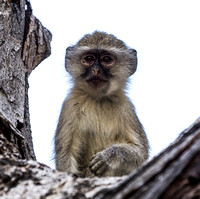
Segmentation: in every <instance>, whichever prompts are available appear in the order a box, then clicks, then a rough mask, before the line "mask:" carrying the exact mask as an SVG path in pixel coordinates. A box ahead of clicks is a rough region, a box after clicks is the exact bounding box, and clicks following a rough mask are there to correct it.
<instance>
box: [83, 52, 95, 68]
mask: <svg viewBox="0 0 200 199" xmlns="http://www.w3.org/2000/svg"><path fill="white" fill-rule="evenodd" d="M95 59H96V58H95V56H94V55H90V54H86V55H83V57H82V58H81V63H82V64H83V65H85V66H91V65H92V64H93V63H94V62H95Z"/></svg>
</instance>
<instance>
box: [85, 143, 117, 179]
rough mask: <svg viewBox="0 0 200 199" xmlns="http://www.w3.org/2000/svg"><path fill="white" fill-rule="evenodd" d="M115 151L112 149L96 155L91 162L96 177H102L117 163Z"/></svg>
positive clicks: (91, 168)
mask: <svg viewBox="0 0 200 199" xmlns="http://www.w3.org/2000/svg"><path fill="white" fill-rule="evenodd" d="M114 154H115V151H114V150H113V148H112V147H110V148H108V149H105V150H103V151H100V152H98V153H97V154H95V155H94V156H93V157H92V159H91V161H90V165H89V167H90V170H91V172H92V173H94V174H95V175H96V176H102V175H104V174H105V173H106V172H107V171H109V170H110V169H112V168H111V166H112V165H113V163H114V162H115V161H114V160H115V155H114Z"/></svg>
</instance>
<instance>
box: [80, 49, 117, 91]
mask: <svg viewBox="0 0 200 199" xmlns="http://www.w3.org/2000/svg"><path fill="white" fill-rule="evenodd" d="M116 61H117V58H116V56H115V55H114V54H113V53H110V52H108V51H95V50H90V51H88V52H86V53H84V54H83V55H82V56H81V59H80V62H81V65H82V67H83V68H84V73H83V74H82V77H83V78H84V80H85V81H86V82H87V83H88V85H89V86H90V87H93V88H95V89H96V88H100V87H105V86H106V85H108V84H109V80H110V78H111V77H112V75H111V73H110V70H111V69H112V68H113V67H115V64H116Z"/></svg>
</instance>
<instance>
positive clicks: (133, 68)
mask: <svg viewBox="0 0 200 199" xmlns="http://www.w3.org/2000/svg"><path fill="white" fill-rule="evenodd" d="M128 51H129V55H130V67H129V76H131V75H132V74H133V73H135V71H136V69H137V51H136V50H135V49H129V50H128Z"/></svg>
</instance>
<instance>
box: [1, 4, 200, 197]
mask: <svg viewBox="0 0 200 199" xmlns="http://www.w3.org/2000/svg"><path fill="white" fill-rule="evenodd" d="M50 41H51V33H50V32H49V31H48V30H47V29H45V28H44V27H43V26H42V24H41V23H40V22H39V21H38V20H37V19H36V18H35V17H34V16H33V15H32V9H31V5H30V3H29V2H28V1H25V0H0V197H1V198H12V199H13V198H15V199H17V198H20V199H23V198H25V199H26V198H98V199H101V198H105V199H106V198H113V199H117V198H119V199H121V198H137V199H140V198H144V199H157V198H162V199H167V198H173V199H176V198H177V199H178V198H183V199H189V198H193V199H198V198H200V166H199V165H200V147H199V146H200V119H198V120H197V121H196V122H195V123H194V124H193V125H192V126H191V127H189V128H188V129H186V130H185V131H184V132H183V133H182V134H181V135H180V136H179V138H177V139H176V140H175V142H174V143H173V144H171V145H170V146H169V147H168V148H167V149H165V150H164V151H163V152H162V153H161V154H160V155H158V156H157V157H155V158H154V159H152V160H151V161H150V162H148V163H146V164H145V165H143V166H142V167H140V168H139V169H138V170H136V171H134V172H133V173H131V174H130V175H129V176H123V177H105V178H97V177H96V178H77V177H75V176H72V175H69V174H67V173H61V172H58V171H55V170H53V169H50V168H49V167H47V166H45V165H43V164H40V163H37V162H36V161H35V160H36V159H35V154H34V151H33V144H32V137H31V128H30V120H29V107H28V76H29V75H30V73H31V71H32V70H33V69H34V68H35V67H36V66H37V65H38V64H39V63H40V62H41V61H42V60H43V59H45V58H46V57H48V56H49V55H50Z"/></svg>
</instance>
